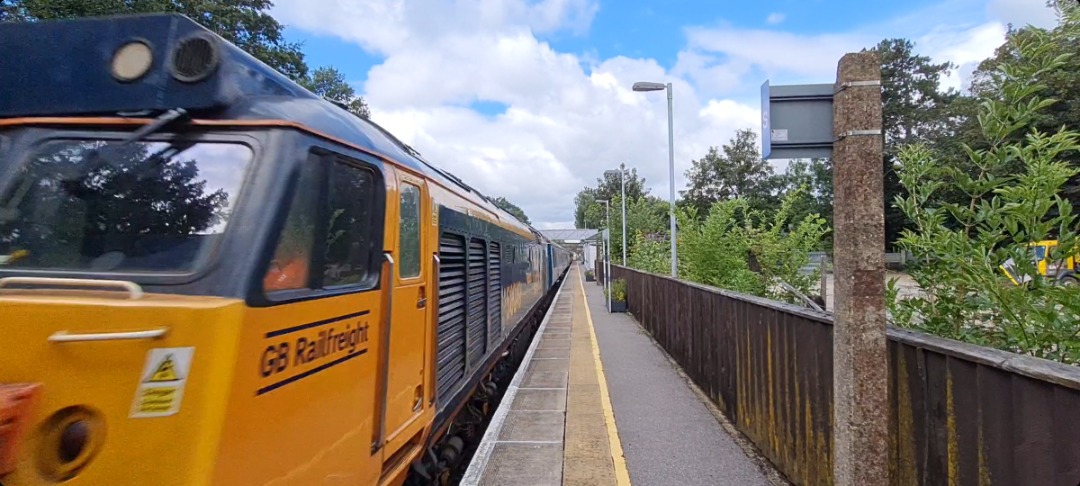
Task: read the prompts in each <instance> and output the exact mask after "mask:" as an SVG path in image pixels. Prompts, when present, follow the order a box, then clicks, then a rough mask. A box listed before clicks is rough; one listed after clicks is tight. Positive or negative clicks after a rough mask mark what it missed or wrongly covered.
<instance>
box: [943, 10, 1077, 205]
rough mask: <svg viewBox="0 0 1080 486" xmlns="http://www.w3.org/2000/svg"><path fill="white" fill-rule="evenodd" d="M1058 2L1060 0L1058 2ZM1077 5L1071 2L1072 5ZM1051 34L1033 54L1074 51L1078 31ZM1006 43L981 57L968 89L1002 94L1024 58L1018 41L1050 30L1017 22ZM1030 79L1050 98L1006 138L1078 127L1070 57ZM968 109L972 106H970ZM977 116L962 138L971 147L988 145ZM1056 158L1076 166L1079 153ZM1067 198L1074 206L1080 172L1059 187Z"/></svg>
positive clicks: (987, 95)
mask: <svg viewBox="0 0 1080 486" xmlns="http://www.w3.org/2000/svg"><path fill="white" fill-rule="evenodd" d="M1062 5H1063V6H1064V2H1063V3H1062ZM1076 9H1077V7H1075V6H1073V7H1072V10H1076ZM1059 11H1061V12H1068V11H1070V10H1069V9H1068V8H1064V9H1063V10H1062V9H1059ZM1054 32H1055V33H1054V36H1055V37H1056V38H1057V39H1058V41H1057V42H1056V43H1054V44H1050V45H1045V46H1044V48H1043V49H1044V50H1043V51H1041V52H1039V53H1037V54H1036V55H1040V56H1047V57H1057V56H1062V55H1071V54H1073V53H1076V52H1078V51H1080V36H1077V35H1075V34H1068V33H1067V29H1065V30H1063V29H1062V28H1061V27H1059V28H1058V29H1055V31H1054ZM1007 35H1008V37H1009V38H1010V39H1012V40H1013V41H1012V42H1006V43H1005V44H1003V45H1002V46H1001V47H999V48H998V49H997V51H996V52H995V55H994V57H992V58H990V59H987V60H985V61H983V62H982V63H981V64H980V65H979V67H978V69H976V71H975V73H974V74H973V75H972V78H973V80H972V91H973V92H974V94H975V95H976V96H979V97H984V98H998V99H1000V98H1001V97H1002V96H1005V93H1004V89H1005V87H1006V86H1008V82H1009V80H1010V79H1011V78H1012V77H1014V76H1015V71H1016V69H1017V67H1018V66H1019V65H1020V64H1022V63H1024V62H1026V60H1025V55H1028V56H1029V55H1031V54H1030V53H1024V52H1023V46H1026V45H1030V44H1032V43H1035V42H1040V39H1042V38H1044V37H1045V36H1048V35H1051V31H1048V30H1047V29H1041V28H1037V27H1032V26H1028V27H1023V28H1020V29H1010V30H1009V33H1008V34H1007ZM1031 82H1032V83H1039V84H1041V85H1043V86H1044V87H1045V91H1044V94H1043V96H1044V97H1045V99H1048V100H1053V102H1052V103H1051V104H1050V105H1049V106H1047V107H1046V108H1045V110H1043V111H1041V112H1039V113H1035V114H1033V115H1032V118H1031V119H1030V120H1028V121H1026V126H1025V128H1026V129H1027V130H1023V131H1017V132H1016V133H1014V134H1012V137H1013V138H1012V139H1010V140H1009V141H1010V142H1019V141H1021V140H1022V139H1023V138H1024V136H1026V134H1027V133H1028V131H1029V130H1031V129H1036V130H1039V131H1040V132H1043V133H1052V132H1056V131H1058V130H1059V129H1062V128H1064V129H1067V130H1080V65H1077V63H1076V62H1071V63H1068V64H1065V65H1062V66H1060V67H1057V68H1055V69H1051V70H1046V71H1043V72H1037V73H1033V74H1032V79H1031ZM970 108H971V111H974V109H977V107H976V106H972V107H970ZM977 128H978V121H977V119H976V118H975V117H974V116H969V117H968V121H967V130H966V132H965V134H966V135H967V136H966V137H964V138H963V140H964V141H965V142H967V143H970V144H971V145H972V146H973V147H975V148H977V149H985V148H988V146H989V144H988V141H987V140H986V139H985V138H984V137H980V136H979V135H980V133H979V132H978V130H977ZM1061 157H1062V160H1066V161H1068V162H1069V163H1071V164H1072V165H1074V166H1080V152H1075V151H1072V152H1066V153H1063V154H1061ZM1004 170H1007V171H1010V172H1011V171H1017V170H1019V167H1018V166H1017V165H1016V164H1012V165H1009V166H1007V167H1004ZM1064 192H1065V195H1066V197H1067V199H1068V200H1069V201H1070V202H1071V203H1072V205H1073V206H1074V207H1080V175H1078V176H1074V177H1072V178H1071V179H1070V180H1069V181H1068V182H1067V183H1066V184H1065V188H1064Z"/></svg>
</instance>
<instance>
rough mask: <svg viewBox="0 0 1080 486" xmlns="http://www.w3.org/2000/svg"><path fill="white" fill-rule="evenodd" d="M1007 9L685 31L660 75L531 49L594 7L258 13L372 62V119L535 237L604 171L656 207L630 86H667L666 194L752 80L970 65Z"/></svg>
mask: <svg viewBox="0 0 1080 486" xmlns="http://www.w3.org/2000/svg"><path fill="white" fill-rule="evenodd" d="M987 1H989V2H990V3H989V4H987V3H986V2H987ZM1019 1H1020V0H946V1H945V2H941V3H939V4H936V5H934V6H932V7H929V10H922V11H918V12H912V13H911V14H909V15H907V16H904V17H901V18H896V19H890V20H888V21H885V22H881V23H879V24H876V25H867V26H861V27H859V28H854V29H851V30H849V31H844V32H837V33H824V34H795V33H790V32H783V31H778V30H774V29H744V28H737V27H732V26H726V25H720V26H716V25H715V24H713V26H710V27H708V28H706V27H700V26H698V27H695V26H688V27H687V28H686V29H685V31H684V33H685V35H686V47H685V48H684V49H683V50H682V51H681V52H679V53H677V60H676V63H675V65H674V66H673V67H672V68H671V69H670V70H666V69H664V68H663V67H661V66H660V65H659V64H658V63H657V61H655V60H652V59H634V58H628V57H621V56H618V57H612V58H607V59H604V58H600V57H599V56H597V55H596V53H595V52H594V51H586V52H585V53H584V54H581V55H575V54H570V53H566V52H559V51H557V50H556V49H554V48H553V47H552V46H551V45H550V44H548V43H547V42H544V41H542V40H541V38H542V37H543V36H547V35H555V34H569V35H582V34H584V33H587V32H588V30H589V27H590V24H591V22H592V19H593V18H594V16H595V15H596V14H597V12H598V11H599V6H598V3H597V2H598V0H453V1H450V0H408V1H406V0H385V1H367V2H355V1H350V0H278V2H277V6H276V7H275V9H274V15H275V16H276V17H278V18H279V19H280V20H282V21H283V22H285V23H287V24H289V25H292V26H294V27H298V28H301V29H304V30H307V31H310V32H314V33H318V34H323V35H334V36H337V37H339V38H342V39H344V40H346V41H350V42H353V43H356V44H358V45H360V46H362V47H363V48H364V49H366V50H368V51H369V52H373V53H376V54H378V55H380V56H382V57H383V58H384V60H383V61H382V62H381V63H380V64H378V65H376V66H375V67H373V68H372V69H371V70H370V71H369V72H368V76H367V80H366V82H365V83H364V86H363V89H362V91H363V95H364V96H365V98H366V99H367V101H368V102H369V104H370V105H371V107H372V113H373V115H372V118H373V119H374V120H375V121H377V122H379V123H380V124H382V125H384V126H385V127H386V128H387V129H389V130H391V131H392V132H394V133H395V134H396V135H398V136H399V137H400V138H401V139H402V140H404V141H405V142H406V143H409V144H410V145H412V146H414V147H415V148H417V149H418V150H419V151H420V152H421V153H423V154H424V156H425V158H427V159H429V160H430V161H431V162H432V163H434V164H436V165H438V166H440V167H443V168H445V169H447V170H449V171H450V172H452V173H454V174H455V175H457V176H459V177H460V178H462V179H463V180H465V181H466V182H467V183H468V184H470V185H472V186H474V187H476V188H478V189H479V190H480V191H481V192H484V193H485V194H488V195H491V196H505V197H507V198H508V199H510V200H511V201H513V202H514V203H515V204H517V205H519V206H521V207H522V208H523V209H524V210H525V212H526V213H527V214H528V215H529V217H530V218H531V219H532V220H533V221H534V222H535V224H536V226H537V227H539V228H553V227H567V226H571V225H572V219H573V209H574V203H573V198H574V195H575V194H576V192H577V191H578V190H579V189H580V188H581V187H583V186H585V185H593V184H594V183H595V180H596V178H597V177H598V176H599V175H600V174H601V173H602V171H603V170H604V169H606V168H610V167H615V166H617V165H618V164H619V163H626V164H627V165H629V166H631V167H634V168H636V169H637V170H638V173H639V174H642V175H643V176H644V177H645V178H646V179H647V181H648V185H649V187H650V188H651V189H652V190H653V194H655V195H657V196H659V197H662V198H664V199H666V198H667V197H668V154H667V102H666V98H665V96H664V93H663V92H654V93H636V92H633V91H631V90H630V86H631V85H632V84H633V83H634V82H635V81H658V82H672V83H673V85H674V90H673V91H674V127H675V128H674V130H675V140H676V145H675V162H676V169H675V172H676V189H677V190H678V189H682V188H683V187H684V183H685V182H684V178H683V173H684V171H685V170H686V169H688V168H689V166H690V161H691V160H692V159H695V158H699V157H701V156H702V155H703V154H704V153H705V152H706V150H707V148H708V146H710V145H718V144H721V143H724V142H726V141H727V140H729V139H730V138H731V137H732V135H733V134H734V131H735V130H736V129H739V128H748V127H749V128H753V129H754V130H755V131H757V130H758V126H759V113H758V103H759V100H758V99H757V98H758V87H759V86H760V84H761V82H762V81H763V80H764V79H766V78H769V79H770V80H771V81H772V82H774V84H791V83H820V82H829V81H831V80H832V79H833V77H834V76H835V70H836V63H837V61H838V60H839V58H840V57H841V56H842V55H843V54H844V53H846V52H854V51H858V50H860V49H862V48H864V47H869V46H872V45H874V44H876V43H877V42H878V41H880V40H881V39H882V38H884V37H887V36H896V37H907V38H911V39H915V40H916V41H917V42H918V49H919V51H920V52H923V53H928V54H930V55H932V56H933V57H934V58H935V60H937V61H944V60H949V61H953V62H955V63H957V64H961V65H963V66H966V67H968V68H970V67H971V66H972V63H977V62H978V61H979V60H981V59H982V58H985V57H986V56H988V55H989V54H991V53H992V52H993V49H994V47H996V46H997V45H998V44H1000V42H1001V34H1002V33H1003V25H1004V22H1005V21H1006V20H1005V19H1006V18H1013V17H1014V16H1015V15H1017V12H1018V11H1016V10H1015V8H1014V7H1016V5H1019ZM1029 1H1031V2H1035V1H1039V2H1041V1H1042V0H1029ZM971 12H984V13H985V15H977V16H976V17H977V18H972V16H971V15H970V13H971ZM984 17H985V18H984ZM783 20H784V19H783V15H782V14H773V15H770V16H769V18H768V19H767V22H769V23H770V24H773V25H775V24H778V23H781V22H782V21H783ZM538 36H541V37H540V38H538ZM947 82H948V83H952V84H955V85H959V83H960V82H961V77H960V75H956V76H954V77H953V78H950V79H949V80H947ZM477 100H482V101H492V102H497V103H501V104H503V105H505V106H506V107H507V109H506V111H505V112H504V113H502V114H499V115H497V116H483V115H481V114H479V113H477V112H475V111H473V110H471V109H468V108H464V107H462V106H463V105H466V104H467V103H470V102H473V101H477Z"/></svg>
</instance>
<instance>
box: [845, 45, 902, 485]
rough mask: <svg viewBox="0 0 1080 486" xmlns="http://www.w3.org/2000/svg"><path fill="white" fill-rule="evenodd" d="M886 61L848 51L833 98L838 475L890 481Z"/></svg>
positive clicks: (856, 481)
mask: <svg viewBox="0 0 1080 486" xmlns="http://www.w3.org/2000/svg"><path fill="white" fill-rule="evenodd" d="M880 85H881V63H880V59H879V57H878V55H877V53H873V52H860V53H852V54H847V55H845V56H844V57H843V58H842V59H841V60H840V64H839V67H838V68H837V75H836V91H837V92H836V94H835V96H834V97H833V135H834V136H835V137H836V141H835V143H834V145H833V171H834V172H833V190H834V200H833V214H834V226H835V228H834V233H833V238H834V239H833V242H834V243H833V248H834V251H833V262H834V267H833V268H834V270H833V277H834V280H835V292H836V294H835V297H834V302H835V306H836V310H835V313H834V315H835V323H836V324H835V327H834V328H833V400H834V404H833V409H834V412H835V415H834V420H835V422H834V424H835V426H834V430H833V453H834V456H833V457H834V458H833V480H834V481H835V484H837V485H838V486H855V485H858V486H871V485H886V484H888V483H889V468H888V457H889V452H888V443H889V430H888V423H889V408H888V381H887V380H888V361H887V349H886V341H885V214H884V200H883V199H884V179H883V174H882V165H881V157H882V143H883V139H882V135H881V123H882V121H881V116H882V115H881V88H880Z"/></svg>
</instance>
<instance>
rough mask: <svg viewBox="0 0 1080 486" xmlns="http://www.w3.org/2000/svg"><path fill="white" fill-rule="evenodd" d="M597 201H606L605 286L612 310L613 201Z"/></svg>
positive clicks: (598, 200) (602, 200)
mask: <svg viewBox="0 0 1080 486" xmlns="http://www.w3.org/2000/svg"><path fill="white" fill-rule="evenodd" d="M596 202H602V203H604V215H605V219H606V220H607V222H606V223H604V232H605V233H607V238H604V288H605V289H607V310H608V312H611V201H608V200H607V199H597V200H596Z"/></svg>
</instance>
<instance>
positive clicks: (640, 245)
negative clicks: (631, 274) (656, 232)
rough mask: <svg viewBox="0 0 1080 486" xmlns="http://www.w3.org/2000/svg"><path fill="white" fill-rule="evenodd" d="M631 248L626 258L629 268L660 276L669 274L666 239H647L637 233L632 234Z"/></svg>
mask: <svg viewBox="0 0 1080 486" xmlns="http://www.w3.org/2000/svg"><path fill="white" fill-rule="evenodd" d="M628 246H629V245H628ZM631 248H633V250H632V251H630V253H629V255H627V257H626V260H627V261H626V264H627V266H629V267H630V268H636V269H638V270H641V271H643V272H649V273H656V274H660V275H667V274H669V273H670V272H671V246H670V244H669V243H668V241H667V240H666V239H658V238H648V237H646V236H645V235H644V234H643V233H642V232H640V231H639V232H637V233H636V234H634V239H633V246H632V247H631Z"/></svg>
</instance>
